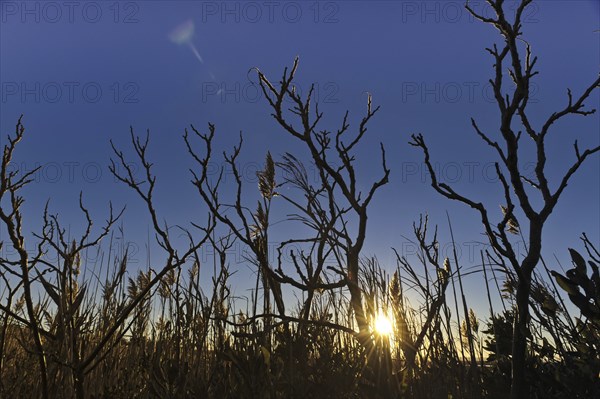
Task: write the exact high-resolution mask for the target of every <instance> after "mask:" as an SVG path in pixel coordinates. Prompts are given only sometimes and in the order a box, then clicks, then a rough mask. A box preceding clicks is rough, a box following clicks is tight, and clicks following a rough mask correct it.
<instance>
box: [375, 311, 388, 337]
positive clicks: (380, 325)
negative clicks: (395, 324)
mask: <svg viewBox="0 0 600 399" xmlns="http://www.w3.org/2000/svg"><path fill="white" fill-rule="evenodd" d="M374 327H375V332H376V333H377V334H379V335H390V334H391V333H392V322H391V321H390V319H389V318H388V317H387V316H386V315H384V314H383V313H380V314H378V315H377V317H376V318H375V324H374Z"/></svg>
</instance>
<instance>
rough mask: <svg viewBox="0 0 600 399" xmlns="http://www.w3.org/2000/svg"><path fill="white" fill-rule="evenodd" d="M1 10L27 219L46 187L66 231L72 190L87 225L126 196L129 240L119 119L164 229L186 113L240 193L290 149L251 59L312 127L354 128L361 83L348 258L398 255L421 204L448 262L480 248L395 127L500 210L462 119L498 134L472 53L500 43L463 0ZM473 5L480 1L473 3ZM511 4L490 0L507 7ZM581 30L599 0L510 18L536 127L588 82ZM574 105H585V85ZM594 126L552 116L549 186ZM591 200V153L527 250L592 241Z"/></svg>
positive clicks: (599, 44)
mask: <svg viewBox="0 0 600 399" xmlns="http://www.w3.org/2000/svg"><path fill="white" fill-rule="evenodd" d="M0 4H1V9H0V10H1V22H2V24H1V30H0V80H1V83H2V93H1V96H2V98H1V103H0V105H1V110H0V128H1V132H2V138H1V140H2V144H4V140H5V137H6V134H7V133H12V132H13V131H14V125H15V122H16V120H17V118H18V116H19V115H20V114H24V115H25V116H24V123H25V126H26V128H27V134H26V137H25V139H24V141H23V143H22V145H21V146H20V148H19V151H18V153H17V155H16V158H17V160H16V162H17V164H18V165H19V166H21V167H22V168H25V169H32V168H33V167H35V166H36V165H41V166H42V171H41V172H40V173H39V174H38V175H37V178H36V182H35V183H34V184H32V185H31V186H29V187H28V189H27V191H26V192H25V194H26V199H27V203H26V206H25V211H26V215H25V216H26V224H25V226H26V230H27V229H28V231H31V230H38V229H39V227H40V215H41V212H42V209H43V204H44V202H45V201H46V199H47V198H51V210H53V211H54V212H58V213H59V214H60V215H61V217H62V218H64V220H65V224H71V226H72V228H73V229H74V231H77V229H78V228H79V227H78V223H79V222H80V221H81V220H82V219H81V216H80V215H79V214H78V213H77V212H76V205H77V200H78V193H79V191H81V190H83V192H84V199H85V201H86V204H87V205H88V207H89V208H90V209H91V210H92V214H93V216H95V217H96V219H97V223H98V224H99V223H100V222H101V221H102V220H104V219H105V217H106V214H107V207H108V205H107V204H108V201H109V200H112V201H113V203H114V204H115V205H116V206H119V205H120V206H122V205H125V204H127V206H128V210H127V213H126V216H125V219H124V221H125V224H126V233H127V235H128V237H129V239H130V240H132V241H134V242H136V243H138V244H137V245H138V247H140V248H143V245H144V244H145V241H146V233H147V228H148V221H149V219H148V218H147V215H146V213H145V210H144V209H143V208H141V206H140V205H141V202H140V201H139V200H138V199H137V198H136V197H135V196H134V195H133V194H132V193H131V192H130V190H128V189H127V188H126V187H124V186H123V185H120V184H118V183H116V182H115V181H114V179H113V177H112V176H111V175H110V174H109V172H108V169H107V166H108V162H109V158H110V156H111V150H110V145H109V140H110V139H112V140H113V141H115V143H116V144H117V145H118V146H120V147H121V148H123V149H129V147H128V145H129V142H128V135H129V126H130V125H132V126H133V127H134V129H135V131H136V132H137V133H140V134H142V133H144V131H145V130H146V129H150V131H151V148H150V150H149V151H150V157H151V160H152V161H153V162H154V164H155V169H154V171H155V173H156V175H157V177H158V187H157V196H156V203H157V207H158V209H159V211H160V213H161V215H162V216H164V217H165V218H166V219H167V220H168V222H169V224H170V225H174V224H185V223H186V222H187V221H189V220H193V221H196V222H202V221H204V219H205V212H206V210H205V208H204V207H203V206H202V204H201V201H200V198H199V197H198V196H197V194H195V193H194V190H193V188H192V187H191V185H190V184H189V179H190V175H189V173H188V171H187V169H188V167H190V166H191V163H190V160H189V157H188V156H187V155H186V153H185V147H184V143H183V140H182V139H181V136H182V134H183V130H184V128H186V127H187V126H189V124H190V123H193V124H194V125H195V126H196V127H197V128H199V129H201V130H204V129H205V128H206V125H207V123H208V122H212V123H215V124H216V126H217V137H216V146H217V148H218V149H219V150H221V149H229V148H231V146H232V145H233V144H234V143H236V141H237V138H238V134H239V132H240V131H243V134H244V137H245V148H244V150H243V154H242V163H243V170H244V172H245V173H246V176H247V184H248V186H247V187H248V191H249V192H251V191H253V190H254V189H255V177H254V171H255V170H256V167H257V165H260V164H262V162H263V159H264V155H265V153H266V151H267V150H270V151H271V152H272V153H273V154H274V155H275V156H277V155H281V154H283V153H284V152H286V151H292V152H296V153H298V154H299V155H300V156H301V155H303V154H304V155H305V153H303V152H302V150H303V149H302V148H301V147H299V146H298V143H297V142H295V141H294V140H292V138H291V137H289V136H287V135H286V134H285V132H283V131H282V130H281V129H280V128H279V127H278V126H277V125H276V124H275V122H274V121H273V120H272V118H271V117H270V109H269V107H268V104H267V103H266V101H265V99H264V98H260V95H259V93H258V92H257V91H256V87H255V86H253V85H252V81H251V80H252V79H254V78H255V75H252V74H248V71H249V70H250V69H251V68H253V67H258V68H260V69H261V70H262V71H264V72H265V73H266V74H267V76H269V77H271V78H272V79H273V80H277V79H278V78H279V77H280V76H281V73H282V71H283V68H284V67H285V66H290V65H291V64H292V62H293V59H294V57H295V56H297V55H298V56H299V57H300V67H299V71H298V74H297V77H298V85H299V87H300V90H304V91H305V90H307V89H308V87H309V85H310V83H311V82H314V83H315V84H316V87H317V90H318V96H317V99H318V100H319V103H320V108H321V110H322V111H324V112H325V115H326V117H325V121H324V125H323V128H328V129H336V128H337V127H338V126H339V123H340V121H341V117H342V116H343V112H344V111H345V110H346V109H348V110H350V113H351V122H352V123H353V125H352V126H353V127H356V122H357V121H358V120H359V118H360V117H362V115H363V113H364V112H365V111H366V92H369V93H371V94H372V95H373V103H374V105H381V110H380V112H379V113H378V114H377V116H376V117H375V119H374V120H373V122H372V124H371V126H370V129H369V132H368V135H367V136H366V137H365V140H364V142H363V146H362V148H361V149H360V150H359V151H358V153H357V157H358V163H357V165H358V168H359V170H360V173H359V176H360V179H361V181H362V182H364V184H365V187H366V184H370V182H371V180H372V179H374V178H377V177H378V176H379V173H380V164H379V163H378V162H377V159H378V158H377V157H376V156H378V146H379V144H378V143H379V142H380V141H381V142H383V143H384V144H385V146H386V148H387V154H388V165H389V167H390V168H391V169H392V174H391V177H390V183H389V184H388V185H387V186H386V187H384V188H383V189H382V190H381V191H380V192H379V195H377V197H376V199H375V200H374V203H373V209H372V211H371V212H370V219H369V223H370V225H369V233H368V239H367V247H366V250H365V254H367V255H368V254H377V255H378V257H379V259H380V261H381V263H382V264H384V265H386V266H387V267H389V268H392V267H393V266H394V259H393V256H392V255H393V253H392V251H391V249H390V248H391V247H395V248H397V249H399V250H400V252H404V253H406V254H410V252H411V251H412V246H411V245H410V244H409V243H408V241H407V239H406V238H403V237H407V238H411V239H412V222H413V221H414V220H418V217H419V214H420V213H429V215H430V220H431V222H432V223H437V224H439V225H440V241H441V243H442V248H448V244H449V242H450V239H449V235H448V230H447V225H446V216H445V214H446V211H448V212H449V213H450V216H451V218H452V221H453V223H454V229H455V235H456V239H457V242H458V243H459V247H460V249H461V250H462V252H463V255H462V258H461V262H462V263H464V264H467V265H469V264H476V263H477V260H478V259H479V255H478V250H479V249H480V248H481V246H476V245H475V244H473V243H474V242H476V241H482V240H483V238H482V236H481V231H482V229H481V226H480V223H479V220H478V217H477V214H475V213H474V212H472V211H471V210H470V209H468V208H467V207H466V206H463V205H462V204H457V203H451V202H449V201H448V200H446V199H444V198H442V197H441V196H439V195H438V194H437V193H435V192H434V191H433V189H432V188H431V187H430V186H429V180H428V178H427V175H426V173H425V170H424V166H423V164H422V154H421V153H420V152H419V151H417V150H416V149H415V148H413V147H411V146H409V145H408V144H407V143H408V141H409V138H410V134H411V133H423V134H424V135H425V137H426V139H427V142H428V144H429V146H430V151H431V153H432V157H433V160H434V162H436V167H438V168H439V170H440V174H441V176H442V178H445V179H446V181H449V182H452V183H454V185H455V187H456V188H457V189H460V190H461V192H463V193H465V194H468V195H470V196H471V197H472V198H475V199H478V200H481V201H483V202H484V203H486V204H488V205H489V207H490V209H491V210H492V212H493V214H495V215H496V216H497V217H500V209H499V204H500V203H501V201H502V197H501V191H500V188H499V186H498V184H497V181H496V179H495V177H494V175H493V169H490V165H491V162H493V161H495V160H496V158H495V157H494V155H495V154H494V153H493V152H492V150H491V149H490V148H489V147H487V146H486V145H485V144H484V143H483V142H481V140H479V139H478V138H477V136H476V135H475V133H474V132H473V130H472V129H471V127H470V117H474V118H476V119H477V121H478V122H479V123H480V124H481V126H482V127H483V128H485V129H486V131H488V132H489V133H490V134H491V135H492V136H494V137H499V136H498V133H497V130H494V129H497V126H498V113H497V111H496V108H495V106H494V104H493V102H492V101H491V99H490V91H489V85H488V84H487V80H488V79H489V77H490V76H491V75H492V60H491V58H490V56H489V55H488V54H487V53H486V52H485V51H484V48H485V47H488V46H490V45H492V44H493V43H494V42H497V43H500V38H499V36H498V34H497V32H496V31H495V30H494V29H493V28H492V27H490V26H487V25H484V24H482V23H479V22H477V21H473V19H472V18H471V17H470V16H469V15H468V14H467V12H466V10H464V9H463V8H462V5H463V2H462V1H457V2H454V1H319V2H314V1H295V2H294V1H280V2H235V1H226V2H220V1H219V2H213V1H168V2H167V1H120V2H115V1H106V2H105V1H97V2H88V1H81V2H74V3H72V5H67V4H65V3H64V2H36V1H27V2H22V1H2V2H1V3H0ZM68 4H71V3H68ZM472 4H473V7H474V8H475V9H476V10H480V11H481V12H484V13H489V12H490V10H489V9H488V8H487V6H485V5H484V2H483V1H481V0H480V1H474V2H472ZM514 6H515V2H507V10H508V12H509V13H510V12H511V10H514ZM185 24H188V27H189V26H190V25H189V24H193V27H194V32H193V34H192V35H191V36H189V41H185V42H182V43H176V42H174V41H173V40H172V39H173V37H172V33H173V31H174V30H176V29H177V28H178V27H179V29H182V25H183V26H185ZM598 29H600V6H599V2H598V1H594V0H592V1H581V0H580V1H538V2H536V3H534V5H533V6H532V7H531V8H530V10H529V11H528V12H527V13H526V15H525V18H524V26H523V31H524V38H525V39H526V40H527V41H528V42H529V43H530V44H531V46H532V49H533V52H534V53H535V55H537V56H538V57H539V61H538V64H537V66H538V69H539V70H540V75H539V76H537V77H536V79H535V85H534V88H535V92H534V93H533V96H532V97H533V99H534V100H535V103H532V104H531V113H532V118H533V120H534V121H536V123H538V125H539V124H540V123H542V121H544V120H545V118H546V117H547V116H548V115H549V114H550V113H551V112H553V111H555V110H557V109H559V108H560V107H562V106H564V105H565V104H566V89H567V88H568V87H569V88H571V89H572V90H573V92H574V94H577V93H580V92H581V91H582V90H583V89H584V88H585V87H587V85H589V84H590V83H591V82H592V81H593V80H594V79H595V78H596V76H597V74H598V65H599V64H598V63H599V61H600V59H599V58H600V57H599V55H600V32H597V31H596V30H598ZM594 31H596V32H594ZM170 35H171V37H170ZM190 44H192V45H193V47H194V48H195V49H196V51H197V53H198V55H199V56H200V57H201V58H202V62H201V61H200V59H199V58H198V55H196V54H195V53H194V51H193V49H192V46H190ZM254 80H255V79H254ZM587 105H588V107H598V106H599V92H598V91H596V92H595V93H594V94H593V96H592V97H591V98H590V99H589V100H588V101H587ZM598 122H599V118H598V115H597V114H596V115H594V116H591V117H588V118H581V117H571V118H568V119H567V120H566V121H565V122H563V123H560V124H557V126H556V128H555V130H554V131H553V132H552V134H551V136H550V137H549V140H548V153H549V159H550V161H549V165H548V170H549V171H550V172H552V176H554V180H551V182H552V181H553V182H555V184H556V178H557V177H558V176H559V174H560V173H561V172H562V171H564V170H565V169H566V168H567V167H568V166H569V165H570V163H571V162H572V161H573V160H574V157H575V156H574V153H573V151H572V142H573V141H574V140H575V139H578V140H579V143H580V147H581V148H583V147H584V146H585V147H588V146H595V145H598V144H599V142H600V131H599V128H598V126H599V123H598ZM130 154H131V153H130ZM131 159H132V160H133V158H131ZM527 161H528V160H527V159H523V163H524V166H525V167H527V164H526V162H527ZM599 200H600V157H598V156H596V157H594V158H592V159H591V160H590V161H589V162H587V164H586V165H584V167H582V169H581V170H580V172H579V174H578V175H577V176H576V177H575V178H574V179H573V180H572V182H571V184H570V185H569V187H568V189H567V190H566V192H565V194H564V195H563V198H562V199H561V201H560V203H559V205H558V207H557V209H556V212H555V214H553V215H552V217H551V218H550V220H549V222H548V224H547V227H546V230H545V237H544V238H545V242H544V255H545V256H546V258H547V259H548V260H549V264H550V265H551V266H555V265H556V262H555V261H554V258H553V256H554V255H556V256H557V257H558V258H559V259H560V260H561V261H562V262H563V264H565V265H566V264H567V262H568V261H567V256H566V254H567V248H568V247H576V248H581V245H580V242H579V240H578V237H579V235H580V234H581V233H582V232H584V231H585V232H587V233H588V235H589V237H590V238H591V239H592V241H593V242H598V241H599V240H600V209H599ZM251 203H254V202H251ZM281 229H282V231H283V232H285V229H286V227H285V226H283V227H281ZM0 234H2V235H3V234H5V233H4V232H3V231H2V232H0ZM515 240H516V239H515ZM516 241H517V240H516ZM469 253H472V254H474V256H470V255H469ZM157 254H158V252H157ZM448 254H449V253H448ZM142 258H143V257H142V256H141V254H140V261H141V263H145V260H143V259H142ZM242 269H243V268H242ZM244 273H247V272H246V271H241V272H240V275H245V274H244ZM469 287H470V289H471V291H472V293H473V295H478V294H480V293H481V292H480V290H481V278H480V277H479V276H474V277H471V278H470V281H469V284H468V288H469Z"/></svg>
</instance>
